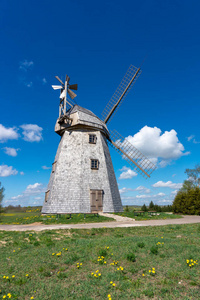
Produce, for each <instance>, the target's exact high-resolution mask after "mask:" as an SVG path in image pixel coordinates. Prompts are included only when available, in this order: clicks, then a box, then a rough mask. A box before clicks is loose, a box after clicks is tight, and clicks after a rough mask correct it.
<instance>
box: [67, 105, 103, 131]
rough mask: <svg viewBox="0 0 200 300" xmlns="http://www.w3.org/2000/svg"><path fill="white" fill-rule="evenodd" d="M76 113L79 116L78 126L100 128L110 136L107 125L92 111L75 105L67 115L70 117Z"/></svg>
mask: <svg viewBox="0 0 200 300" xmlns="http://www.w3.org/2000/svg"><path fill="white" fill-rule="evenodd" d="M74 113H77V114H78V120H77V122H76V124H82V125H86V126H90V127H95V128H99V129H101V130H104V131H106V132H107V134H109V133H108V129H107V126H106V124H105V123H104V122H103V121H102V120H101V119H99V118H98V117H97V116H96V115H95V114H94V113H93V112H91V111H90V110H88V109H86V108H83V107H81V106H79V105H77V104H75V105H74V106H73V107H71V108H70V109H69V110H68V111H67V113H66V115H68V116H70V115H72V114H74Z"/></svg>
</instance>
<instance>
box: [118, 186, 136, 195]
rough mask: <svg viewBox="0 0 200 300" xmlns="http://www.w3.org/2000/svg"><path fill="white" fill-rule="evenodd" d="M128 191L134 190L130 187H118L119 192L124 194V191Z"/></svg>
mask: <svg viewBox="0 0 200 300" xmlns="http://www.w3.org/2000/svg"><path fill="white" fill-rule="evenodd" d="M129 191H134V190H133V189H130V188H126V187H123V188H122V189H119V193H120V194H124V193H126V192H129Z"/></svg>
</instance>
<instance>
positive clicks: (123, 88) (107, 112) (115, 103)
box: [102, 65, 142, 123]
mask: <svg viewBox="0 0 200 300" xmlns="http://www.w3.org/2000/svg"><path fill="white" fill-rule="evenodd" d="M141 72H142V71H141V70H140V68H136V67H134V66H133V65H130V67H129V69H128V71H127V72H126V74H125V76H124V78H123V79H122V81H121V83H120V85H119V86H118V88H117V90H116V91H115V93H114V95H113V96H112V98H111V99H110V101H109V102H108V104H107V106H106V107H105V109H104V111H103V113H102V119H103V121H104V122H105V123H108V121H110V120H111V117H113V116H114V114H115V113H116V112H117V110H118V108H119V106H120V105H121V104H122V102H123V101H124V99H125V98H126V96H127V95H128V93H129V92H130V90H131V88H132V87H133V85H134V84H135V82H136V80H137V78H138V77H139V76H140V74H141Z"/></svg>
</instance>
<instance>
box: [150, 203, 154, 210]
mask: <svg viewBox="0 0 200 300" xmlns="http://www.w3.org/2000/svg"><path fill="white" fill-rule="evenodd" d="M149 209H154V203H153V201H151V202H150V203H149Z"/></svg>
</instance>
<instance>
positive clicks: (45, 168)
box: [42, 166, 51, 170]
mask: <svg viewBox="0 0 200 300" xmlns="http://www.w3.org/2000/svg"><path fill="white" fill-rule="evenodd" d="M42 169H43V170H50V169H51V167H47V166H42Z"/></svg>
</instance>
